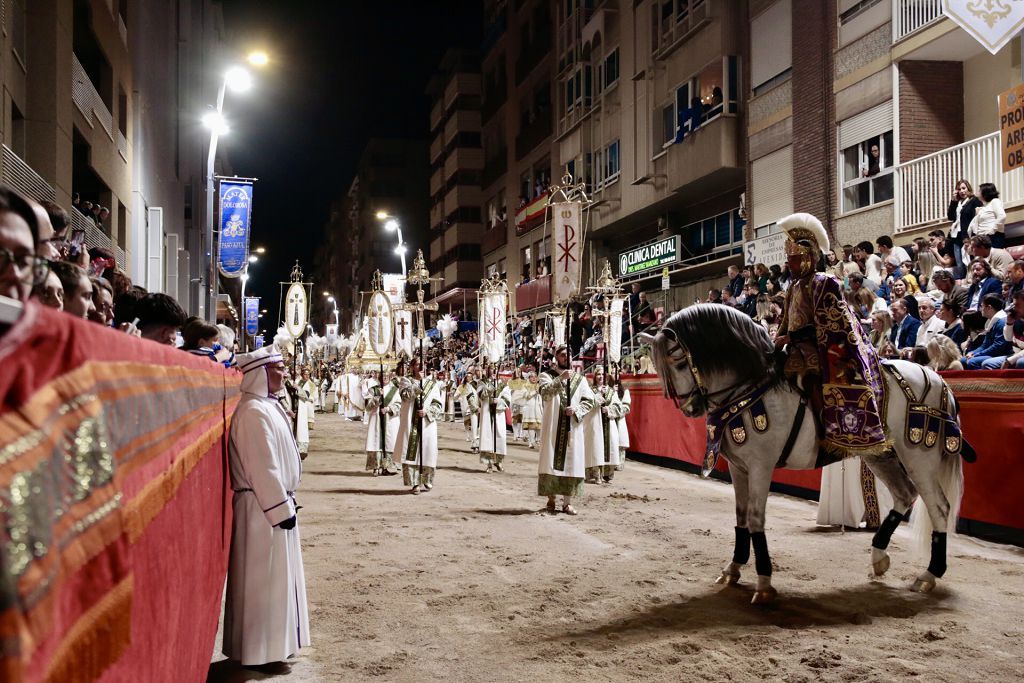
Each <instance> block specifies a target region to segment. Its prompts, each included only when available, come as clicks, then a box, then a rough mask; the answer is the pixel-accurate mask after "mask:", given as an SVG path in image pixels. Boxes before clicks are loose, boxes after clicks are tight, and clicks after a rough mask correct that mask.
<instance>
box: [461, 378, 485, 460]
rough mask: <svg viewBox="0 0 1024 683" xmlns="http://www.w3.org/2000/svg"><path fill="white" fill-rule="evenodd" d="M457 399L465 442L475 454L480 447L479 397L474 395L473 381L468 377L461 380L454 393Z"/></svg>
mask: <svg viewBox="0 0 1024 683" xmlns="http://www.w3.org/2000/svg"><path fill="white" fill-rule="evenodd" d="M455 395H456V397H458V399H459V409H460V410H461V411H462V424H463V425H464V426H465V428H466V441H468V442H469V446H470V448H471V449H472V451H473V452H474V453H475V452H476V451H477V450H478V449H479V447H480V431H479V427H480V415H479V409H480V396H479V395H478V394H477V393H476V387H474V386H473V380H472V379H471V378H470V376H469V375H466V376H465V377H463V378H462V383H461V384H459V388H458V390H457V391H456V392H455Z"/></svg>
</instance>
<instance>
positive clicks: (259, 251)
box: [256, 247, 267, 254]
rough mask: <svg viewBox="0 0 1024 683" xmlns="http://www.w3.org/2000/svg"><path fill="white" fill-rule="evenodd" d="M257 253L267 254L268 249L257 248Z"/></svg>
mask: <svg viewBox="0 0 1024 683" xmlns="http://www.w3.org/2000/svg"><path fill="white" fill-rule="evenodd" d="M256 253H257V254H265V253H267V248H266V247H256Z"/></svg>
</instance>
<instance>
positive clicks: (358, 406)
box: [345, 372, 364, 420]
mask: <svg viewBox="0 0 1024 683" xmlns="http://www.w3.org/2000/svg"><path fill="white" fill-rule="evenodd" d="M345 382H346V386H347V388H348V406H347V408H346V411H345V419H346V420H362V419H363V407H364V406H363V390H362V387H361V385H362V380H361V379H360V377H359V375H357V374H356V373H354V372H349V373H347V374H346V375H345Z"/></svg>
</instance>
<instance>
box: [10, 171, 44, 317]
mask: <svg viewBox="0 0 1024 683" xmlns="http://www.w3.org/2000/svg"><path fill="white" fill-rule="evenodd" d="M35 223H36V217H35V213H34V212H33V211H32V207H31V206H29V204H28V202H27V201H25V199H24V198H23V197H22V196H21V195H19V194H18V193H17V192H14V191H13V190H10V189H8V188H6V187H3V186H2V185H0V294H2V295H4V296H6V297H9V298H11V299H15V300H17V301H20V302H22V303H25V302H27V301H28V298H29V295H30V293H31V291H32V286H33V285H35V284H38V283H40V282H42V281H43V280H44V279H45V277H46V270H47V264H46V261H45V259H43V258H42V257H40V256H37V255H36V243H35V241H36V233H37V230H38V228H37V227H36V225H35ZM2 325H3V324H2V323H0V329H2Z"/></svg>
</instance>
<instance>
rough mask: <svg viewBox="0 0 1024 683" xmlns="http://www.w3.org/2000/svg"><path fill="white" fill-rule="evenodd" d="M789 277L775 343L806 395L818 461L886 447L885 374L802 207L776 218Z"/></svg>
mask: <svg viewBox="0 0 1024 683" xmlns="http://www.w3.org/2000/svg"><path fill="white" fill-rule="evenodd" d="M779 227H780V228H782V230H783V231H785V233H786V235H787V237H788V239H787V240H786V262H787V264H788V266H789V270H790V272H791V273H792V278H793V279H792V281H791V283H790V286H789V289H788V290H787V291H786V301H785V306H784V308H783V313H782V324H781V325H780V327H779V332H778V336H777V337H776V338H775V346H776V348H782V347H783V346H784V347H785V349H786V356H787V357H786V364H785V374H786V377H787V378H788V379H789V380H790V381H791V382H792V383H793V384H795V385H796V386H798V387H799V388H800V390H801V391H802V392H803V394H804V395H805V396H806V397H807V398H808V400H809V401H810V403H811V406H812V407H813V408H814V410H813V413H814V415H815V416H819V419H820V423H821V427H823V429H824V438H823V439H822V442H821V451H822V454H821V456H820V459H821V460H822V461H823V462H819V465H824V464H828V462H834V461H836V460H838V459H840V458H845V457H849V456H854V455H865V454H869V455H881V454H883V453H886V452H890V451H891V448H892V443H891V442H890V441H889V439H888V437H887V435H886V430H885V426H884V422H883V420H882V415H881V410H882V407H883V406H884V395H883V391H884V380H883V379H882V376H881V374H880V370H881V369H880V366H879V360H878V356H877V354H876V353H875V350H874V348H873V347H872V346H871V344H870V343H869V341H868V338H867V336H866V335H865V333H864V330H863V328H862V327H861V325H860V323H859V322H858V321H857V320H856V319H855V318H854V315H853V312H852V310H851V309H850V307H849V305H848V304H847V303H846V298H845V297H844V296H843V285H842V283H841V282H840V281H839V280H838V279H837V278H836V277H835V276H834V275H832V274H831V273H827V272H822V271H824V270H825V260H824V256H823V252H825V251H828V250H829V239H828V234H827V233H826V232H825V229H824V227H822V225H821V222H820V221H819V220H818V219H817V218H815V217H814V216H812V215H810V214H806V213H797V214H793V215H792V216H787V217H786V218H784V219H782V220H781V221H779Z"/></svg>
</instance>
